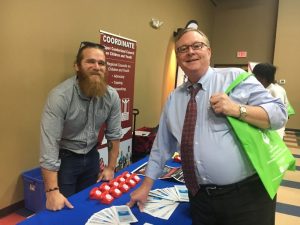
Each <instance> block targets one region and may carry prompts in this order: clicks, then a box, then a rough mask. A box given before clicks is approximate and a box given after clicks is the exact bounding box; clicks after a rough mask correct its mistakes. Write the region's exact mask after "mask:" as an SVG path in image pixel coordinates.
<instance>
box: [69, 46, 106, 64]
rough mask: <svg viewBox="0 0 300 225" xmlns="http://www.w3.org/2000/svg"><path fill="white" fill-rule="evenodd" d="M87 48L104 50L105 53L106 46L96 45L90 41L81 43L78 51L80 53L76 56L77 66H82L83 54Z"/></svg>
mask: <svg viewBox="0 0 300 225" xmlns="http://www.w3.org/2000/svg"><path fill="white" fill-rule="evenodd" d="M87 48H97V49H100V50H102V51H103V52H104V53H105V46H104V45H101V44H97V43H94V42H89V41H82V42H81V43H80V46H79V49H78V52H77V55H76V60H75V63H76V64H77V65H79V64H80V62H81V60H82V58H83V54H82V52H83V50H84V49H87Z"/></svg>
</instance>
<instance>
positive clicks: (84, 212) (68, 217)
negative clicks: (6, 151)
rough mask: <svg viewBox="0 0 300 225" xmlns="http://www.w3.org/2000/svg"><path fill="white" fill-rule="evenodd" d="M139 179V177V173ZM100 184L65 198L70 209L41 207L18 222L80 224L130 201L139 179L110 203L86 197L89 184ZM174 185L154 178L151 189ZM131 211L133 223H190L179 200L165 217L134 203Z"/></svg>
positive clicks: (30, 224) (185, 209)
mask: <svg viewBox="0 0 300 225" xmlns="http://www.w3.org/2000/svg"><path fill="white" fill-rule="evenodd" d="M147 160H148V157H146V158H144V159H142V160H140V161H138V162H136V163H134V164H132V165H130V166H128V167H126V168H124V169H123V170H121V171H119V172H118V173H116V174H115V176H118V175H120V174H122V173H123V172H124V171H129V172H132V171H133V170H134V169H136V168H137V167H139V166H141V165H142V164H144V163H145V162H147ZM167 165H170V166H174V167H178V166H179V164H178V163H175V162H172V161H171V160H170V161H168V163H167ZM140 177H141V178H142V179H143V178H144V177H143V176H140ZM100 184H101V183H97V184H95V185H92V186H90V187H89V188H87V189H85V190H83V191H81V192H79V193H77V194H75V195H73V196H71V197H69V198H68V199H69V201H70V202H71V203H72V204H73V206H74V208H73V209H68V208H64V209H63V210H60V211H57V212H52V211H48V210H43V211H41V212H39V213H37V214H35V215H34V216H32V217H30V218H28V219H26V220H24V221H22V222H21V223H19V225H27V224H28V225H60V224H62V225H69V224H70V225H84V224H85V223H86V222H87V220H88V219H89V218H90V217H91V216H92V215H93V214H94V213H95V212H98V211H100V210H102V209H104V208H107V207H111V206H113V205H124V204H126V203H127V202H129V200H130V193H131V192H132V191H133V190H135V189H136V188H137V187H139V186H140V184H141V182H140V183H139V184H138V185H137V186H136V187H135V188H133V189H131V190H130V191H129V192H128V193H124V194H122V196H121V197H120V198H117V199H115V200H114V201H113V202H112V204H110V205H105V204H102V203H100V202H99V201H97V200H91V199H89V192H90V190H91V189H92V188H93V187H96V186H99V185H100ZM176 184H180V183H179V182H177V181H175V180H174V179H168V180H165V179H164V180H156V181H155V183H154V186H153V188H152V189H156V188H165V187H173V186H174V185H176ZM131 210H132V212H133V214H134V215H135V216H136V218H137V219H138V222H137V223H134V224H137V225H140V224H141V225H143V224H144V223H146V222H147V223H151V224H154V225H158V224H173V225H176V224H180V225H181V224H184V225H190V224H192V221H191V218H190V212H189V203H183V202H182V203H180V204H179V206H178V207H177V208H176V210H175V211H174V212H173V214H172V215H171V217H170V218H169V220H163V219H159V218H156V217H153V216H151V215H149V214H147V213H142V212H140V211H139V209H138V207H137V206H134V207H133V208H132V209H131Z"/></svg>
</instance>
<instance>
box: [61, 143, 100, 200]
mask: <svg viewBox="0 0 300 225" xmlns="http://www.w3.org/2000/svg"><path fill="white" fill-rule="evenodd" d="M59 156H60V159H61V166H60V169H59V171H58V186H59V189H60V192H61V193H62V194H63V195H64V196H65V197H68V196H71V195H73V194H75V193H77V192H79V191H81V190H83V189H85V188H87V187H89V186H91V185H92V184H95V183H96V181H97V179H98V174H99V153H98V151H97V146H95V147H94V148H93V149H92V150H91V151H89V152H88V153H87V154H76V153H74V152H72V151H69V150H65V149H61V150H60V153H59Z"/></svg>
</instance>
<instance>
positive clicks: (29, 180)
mask: <svg viewBox="0 0 300 225" xmlns="http://www.w3.org/2000/svg"><path fill="white" fill-rule="evenodd" d="M22 177H23V183H24V201H25V208H26V209H29V210H31V211H34V212H38V211H40V210H43V209H45V208H46V195H45V187H44V181H43V177H42V173H41V169H40V168H39V167H38V168H35V169H32V170H29V171H26V172H24V173H23V174H22Z"/></svg>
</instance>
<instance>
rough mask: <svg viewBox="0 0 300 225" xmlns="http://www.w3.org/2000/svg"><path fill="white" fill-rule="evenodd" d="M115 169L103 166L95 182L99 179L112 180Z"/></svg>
mask: <svg viewBox="0 0 300 225" xmlns="http://www.w3.org/2000/svg"><path fill="white" fill-rule="evenodd" d="M114 175H115V171H114V169H111V168H109V167H105V168H104V169H103V171H102V173H100V174H99V176H98V180H97V182H100V181H101V180H112V179H113V178H114Z"/></svg>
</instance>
